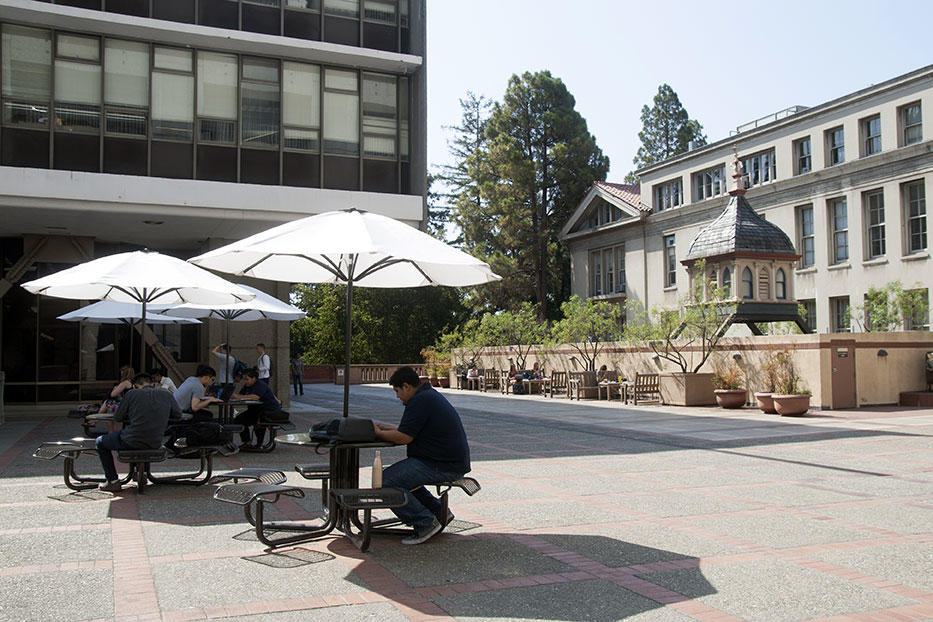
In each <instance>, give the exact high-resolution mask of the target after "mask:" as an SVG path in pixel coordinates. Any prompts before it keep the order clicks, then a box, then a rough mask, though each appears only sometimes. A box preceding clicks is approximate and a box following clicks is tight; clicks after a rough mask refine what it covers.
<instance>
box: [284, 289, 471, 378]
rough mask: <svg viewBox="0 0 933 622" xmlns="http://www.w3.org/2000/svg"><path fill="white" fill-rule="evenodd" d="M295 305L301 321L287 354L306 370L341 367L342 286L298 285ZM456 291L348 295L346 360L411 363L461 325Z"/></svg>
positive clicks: (358, 291)
mask: <svg viewBox="0 0 933 622" xmlns="http://www.w3.org/2000/svg"><path fill="white" fill-rule="evenodd" d="M295 295H296V298H297V300H296V301H295V304H296V306H298V307H299V308H301V309H302V310H304V311H306V312H307V313H308V314H309V315H308V317H307V318H304V319H301V320H298V321H296V322H292V329H291V346H292V351H293V352H295V353H300V354H301V355H302V357H303V360H304V361H305V363H307V364H309V365H339V364H343V363H344V343H345V341H344V340H345V333H344V326H345V322H346V315H345V312H344V311H345V307H346V287H345V286H343V285H299V286H297V287H296V288H295ZM466 313H467V312H466V309H465V308H464V307H463V304H462V301H461V297H460V293H459V290H457V289H454V288H448V287H415V288H407V289H381V288H368V287H356V288H354V290H353V326H352V333H351V334H352V339H351V344H350V360H351V362H353V363H412V362H416V361H418V360H419V352H420V351H421V349H422V348H423V347H425V346H426V345H430V344H432V343H434V342H435V340H436V339H437V338H438V336H439V335H440V334H442V333H443V332H445V331H447V330H449V328H450V327H451V326H457V325H458V324H460V323H462V322H463V321H464V318H465V316H466Z"/></svg>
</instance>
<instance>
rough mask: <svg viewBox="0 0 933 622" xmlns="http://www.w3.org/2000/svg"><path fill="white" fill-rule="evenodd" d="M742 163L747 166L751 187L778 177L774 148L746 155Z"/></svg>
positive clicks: (746, 171)
mask: <svg viewBox="0 0 933 622" xmlns="http://www.w3.org/2000/svg"><path fill="white" fill-rule="evenodd" d="M742 164H743V165H744V167H745V177H746V179H747V180H748V187H749V188H751V187H752V186H757V185H758V184H762V183H764V182H766V181H774V180H775V179H776V178H777V169H776V168H775V162H774V149H771V150H769V151H763V152H761V153H756V154H754V155H750V156H746V157H745V158H743V159H742Z"/></svg>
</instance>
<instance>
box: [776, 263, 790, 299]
mask: <svg viewBox="0 0 933 622" xmlns="http://www.w3.org/2000/svg"><path fill="white" fill-rule="evenodd" d="M774 297H775V298H777V299H778V300H786V299H787V275H786V274H785V273H784V268H778V270H777V272H776V273H775V275H774Z"/></svg>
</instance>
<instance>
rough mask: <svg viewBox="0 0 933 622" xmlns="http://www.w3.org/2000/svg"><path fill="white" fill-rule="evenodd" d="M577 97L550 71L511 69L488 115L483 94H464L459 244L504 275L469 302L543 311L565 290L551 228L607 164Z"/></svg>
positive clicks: (564, 258)
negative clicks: (467, 96)
mask: <svg viewBox="0 0 933 622" xmlns="http://www.w3.org/2000/svg"><path fill="white" fill-rule="evenodd" d="M574 105H575V102H574V99H573V96H572V95H571V94H570V93H569V92H568V91H567V88H566V87H565V86H564V84H563V82H561V80H560V79H558V78H555V77H553V76H551V74H550V73H549V72H547V71H542V72H538V73H534V74H532V73H528V72H526V73H524V74H522V75H521V76H517V75H514V76H512V78H511V79H510V80H509V85H508V88H507V90H506V93H505V95H504V97H503V100H502V102H497V103H495V105H494V106H493V108H492V113H491V115H490V116H489V118H488V119H485V120H484V119H483V117H482V113H483V111H484V110H485V108H484V107H483V101H482V100H481V99H480V100H477V99H475V98H474V99H472V100H467V101H466V102H463V101H461V106H463V108H464V117H463V118H464V121H463V124H462V126H461V128H457V129H458V130H461V134H460V137H461V138H462V139H463V140H462V141H461V142H456V143H455V145H456V148H457V150H455V151H453V154H454V156H455V157H456V158H458V164H457V165H455V167H454V169H455V170H454V172H455V173H456V175H454V176H453V184H452V187H453V192H454V194H455V201H454V211H455V214H456V215H455V221H456V223H457V225H458V226H459V228H460V230H461V231H462V234H463V246H464V250H466V251H467V252H469V253H470V254H472V255H474V256H477V257H481V258H483V259H484V260H486V261H488V262H489V264H490V265H491V266H492V268H493V270H494V271H495V272H496V273H497V274H500V275H501V276H502V277H503V280H502V281H501V282H499V283H495V284H490V285H486V286H482V287H478V288H475V289H474V290H472V291H471V293H470V297H469V299H468V300H467V304H468V305H469V306H470V307H472V308H473V309H474V311H477V312H480V311H497V310H505V309H515V308H517V307H518V306H519V305H520V303H522V302H528V301H533V302H534V304H535V305H536V308H537V310H538V313H539V316H540V318H542V319H544V318H547V317H550V315H551V314H553V313H554V312H555V311H556V306H557V305H558V304H559V303H560V302H561V301H563V300H566V298H567V296H568V295H569V292H570V277H569V265H570V260H569V256H568V254H567V251H566V250H565V249H564V248H563V246H562V245H561V244H560V242H559V241H558V239H557V234H558V232H559V231H560V229H561V227H562V226H563V225H564V224H565V223H566V222H567V219H568V218H569V216H570V214H571V213H572V212H573V209H574V207H575V206H576V204H577V202H578V201H579V200H580V197H582V196H583V194H584V192H585V191H586V189H587V188H589V186H590V185H591V184H592V183H593V182H594V181H596V180H603V179H605V177H606V173H607V171H608V170H609V160H608V158H607V157H606V156H604V155H603V153H602V151H601V150H600V149H599V147H597V145H596V139H595V138H594V137H593V136H592V135H591V134H590V133H589V132H588V130H587V127H586V121H585V120H584V119H583V117H582V116H580V114H579V113H578V112H577V111H576V110H575V109H574ZM480 128H482V130H483V132H482V135H481V136H480V135H479V134H477V133H476V131H477V130H478V129H480ZM470 149H472V151H469V150H470ZM468 151H469V153H468ZM464 156H465V157H464Z"/></svg>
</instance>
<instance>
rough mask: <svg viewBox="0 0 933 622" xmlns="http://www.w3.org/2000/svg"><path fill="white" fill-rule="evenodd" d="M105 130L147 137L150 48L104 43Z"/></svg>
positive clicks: (131, 42) (112, 42) (133, 43)
mask: <svg viewBox="0 0 933 622" xmlns="http://www.w3.org/2000/svg"><path fill="white" fill-rule="evenodd" d="M104 105H105V106H106V112H105V113H104V130H105V131H106V132H107V133H109V134H129V135H133V136H141V137H142V136H146V132H147V128H148V123H147V120H148V112H149V44H147V43H138V42H135V41H119V40H117V39H107V40H106V41H104Z"/></svg>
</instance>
